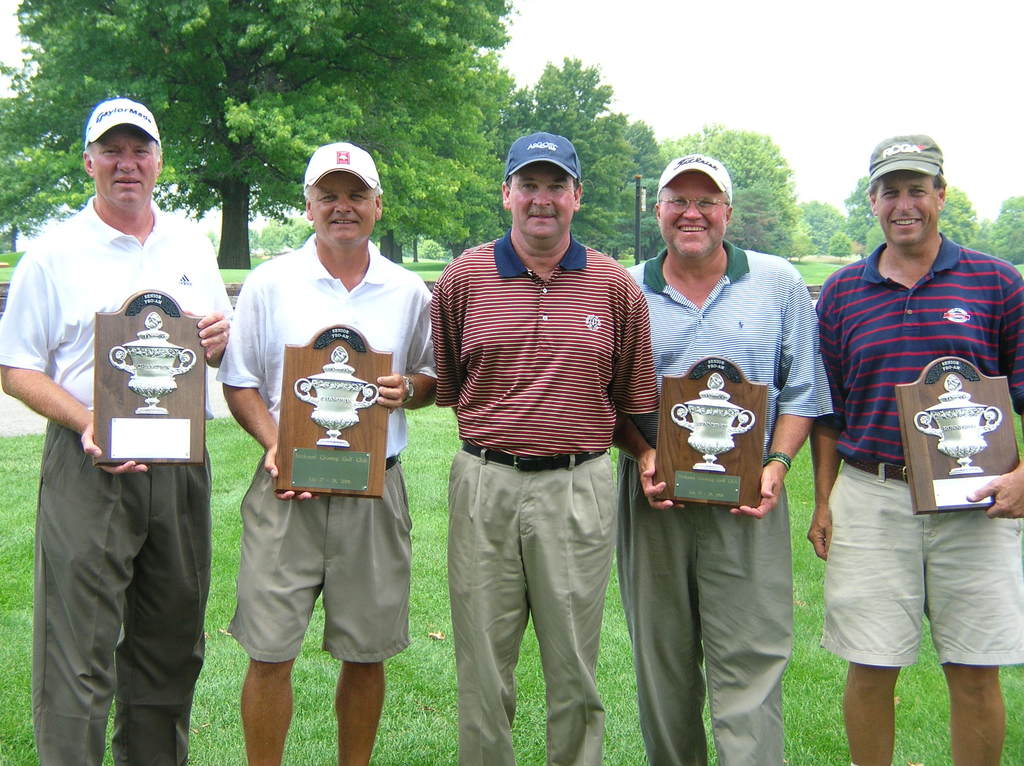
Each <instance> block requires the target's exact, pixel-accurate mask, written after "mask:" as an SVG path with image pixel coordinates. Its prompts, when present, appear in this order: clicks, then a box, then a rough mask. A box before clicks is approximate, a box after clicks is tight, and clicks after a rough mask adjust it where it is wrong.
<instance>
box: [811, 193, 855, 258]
mask: <svg viewBox="0 0 1024 766" xmlns="http://www.w3.org/2000/svg"><path fill="white" fill-rule="evenodd" d="M800 215H801V216H802V217H803V220H804V223H805V224H807V234H808V236H810V238H811V242H812V243H813V244H814V247H815V248H816V250H817V252H818V253H827V252H828V251H829V243H830V242H831V241H832V237H833V236H835V234H836V232H839V231H842V230H843V228H844V227H845V226H846V216H844V215H843V214H842V213H841V212H840V211H839V209H838V208H837V207H836V206H835V205H829V204H828V203H827V202H816V201H812V202H803V203H801V204H800ZM846 255H849V253H846Z"/></svg>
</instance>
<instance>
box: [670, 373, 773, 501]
mask: <svg viewBox="0 0 1024 766" xmlns="http://www.w3.org/2000/svg"><path fill="white" fill-rule="evenodd" d="M767 408H768V386H766V385H765V384H763V383H751V382H749V381H748V380H747V378H746V376H744V374H743V372H742V371H741V370H740V369H739V368H738V367H737V366H736V365H735V364H733V363H732V362H730V361H729V360H727V359H723V358H720V357H708V358H706V359H702V360H700V361H699V362H697V363H696V364H695V365H694V366H693V367H691V368H690V371H689V372H688V373H686V375H666V376H665V377H664V378H662V385H661V405H660V410H659V416H658V449H657V453H656V467H655V477H654V480H655V483H657V482H659V481H664V482H665V483H666V484H667V488H666V491H665V496H664V497H665V499H672V500H675V501H679V502H694V503H710V504H715V505H725V506H728V507H737V506H740V505H746V506H757V505H759V504H760V503H761V468H762V459H763V455H764V421H765V417H766V414H765V413H766V412H767ZM744 412H746V413H747V414H743V413H744ZM673 413H675V415H676V418H678V419H679V420H677V419H676V418H673ZM750 415H752V416H753V418H752V420H751V419H750V417H749V416H750ZM679 421H683V422H686V423H688V424H689V425H687V426H683V425H681V424H680V422H679ZM748 422H749V427H747V430H742V429H743V427H744V426H745V425H746V424H747V423H748ZM694 444H698V445H701V444H703V446H704V447H705V448H706V451H705V450H704V449H701V450H698V449H697V448H696V447H695V446H694ZM715 450H718V451H717V452H714V451H715Z"/></svg>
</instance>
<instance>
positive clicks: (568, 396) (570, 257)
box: [431, 235, 658, 455]
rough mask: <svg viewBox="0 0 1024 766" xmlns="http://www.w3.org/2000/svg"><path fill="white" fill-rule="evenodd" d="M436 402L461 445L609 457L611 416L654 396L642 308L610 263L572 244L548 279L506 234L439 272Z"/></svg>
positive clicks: (652, 402) (635, 291) (634, 409)
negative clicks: (454, 424)
mask: <svg viewBox="0 0 1024 766" xmlns="http://www.w3.org/2000/svg"><path fill="white" fill-rule="evenodd" d="M431 320H432V323H433V335H434V356H435V360H436V365H437V403H438V404H439V405H441V406H444V407H455V413H456V418H457V420H458V423H459V436H460V437H461V438H462V439H464V440H466V441H469V442H472V443H473V444H476V445H478V446H481V447H485V448H488V449H498V450H502V451H504V452H510V453H512V454H516V455H551V454H559V453H569V452H589V451H598V450H604V449H607V448H608V447H609V446H610V444H611V438H612V431H613V430H614V427H615V416H616V412H621V413H638V412H651V411H654V410H656V409H657V407H658V392H657V386H656V383H655V376H654V364H653V361H652V357H651V340H650V326H649V323H648V321H649V320H648V313H647V304H646V301H645V300H644V297H643V294H642V293H641V291H640V288H639V287H638V286H637V284H636V282H634V281H633V279H632V278H631V277H630V276H629V274H627V273H626V271H625V270H624V269H623V268H622V267H621V266H619V265H618V264H617V263H616V262H615V261H614V260H612V259H611V258H609V257H608V256H606V255H604V254H602V253H599V252H597V251H596V250H591V249H589V248H585V247H584V246H583V245H581V244H579V243H578V242H576V241H575V240H572V242H571V244H570V246H569V249H568V251H567V252H566V254H565V256H564V257H563V258H562V261H561V262H560V264H559V266H558V268H556V269H555V271H554V272H553V273H552V275H551V277H550V278H549V279H548V280H547V281H544V280H541V279H540V278H539V277H537V276H536V275H535V274H532V273H531V272H529V271H528V270H527V269H526V267H525V266H524V265H523V263H522V261H521V260H520V259H519V256H517V255H516V253H515V250H514V249H513V247H512V243H511V240H510V238H509V236H508V235H506V236H505V237H503V238H502V239H500V240H496V241H495V242H489V243H487V244H484V245H480V246H478V247H475V248H472V249H470V250H467V251H466V252H465V253H463V254H462V255H461V256H460V257H459V258H457V259H455V260H454V261H452V263H451V264H449V265H448V267H447V268H445V270H444V273H443V274H442V275H441V278H440V279H439V280H438V281H437V284H436V285H435V286H434V296H433V302H432V304H431Z"/></svg>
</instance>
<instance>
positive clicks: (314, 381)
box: [275, 325, 391, 497]
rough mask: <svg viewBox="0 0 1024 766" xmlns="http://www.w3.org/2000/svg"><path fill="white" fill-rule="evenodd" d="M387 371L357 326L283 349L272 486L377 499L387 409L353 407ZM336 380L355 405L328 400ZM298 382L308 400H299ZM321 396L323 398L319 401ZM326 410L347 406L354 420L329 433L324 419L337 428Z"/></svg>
mask: <svg viewBox="0 0 1024 766" xmlns="http://www.w3.org/2000/svg"><path fill="white" fill-rule="evenodd" d="M390 374H391V354H390V353H382V352H378V351H374V350H373V349H372V348H371V347H370V345H369V344H368V343H367V342H366V339H365V338H364V337H363V336H362V335H361V334H360V333H359V332H358V331H357V330H355V329H353V328H351V327H346V326H344V325H337V326H334V327H328V328H325V329H323V330H321V331H320V332H318V333H317V334H316V335H315V336H314V337H313V339H312V340H311V341H310V343H309V344H308V345H305V346H292V345H289V346H285V350H284V374H283V377H282V380H281V417H280V422H279V425H278V440H277V470H278V477H277V484H276V486H275V488H276V489H278V490H295V491H296V492H302V491H308V492H313V493H316V494H321V495H357V496H364V497H381V496H382V495H383V494H384V470H385V463H386V462H387V440H388V414H389V410H388V409H387V408H386V407H382V406H380V405H379V404H370V405H369V406H365V407H360V406H358V405H359V403H363V402H365V401H366V400H367V397H366V396H365V394H366V392H367V391H368V390H369V389H367V388H366V387H367V385H369V386H370V387H372V388H374V389H375V388H376V383H377V378H379V377H381V376H383V375H390ZM353 381H358V382H353ZM340 383H345V384H346V386H348V388H349V389H351V390H349V394H351V398H352V400H353V402H354V403H356V404H355V406H353V407H341V408H338V407H337V406H336V405H332V404H331V403H330V402H329V401H328V399H329V398H330V393H329V392H328V388H329V387H330V386H331V385H334V384H340ZM359 383H361V384H362V385H360V384H359ZM318 386H319V388H318ZM297 387H298V388H299V389H300V390H301V391H302V392H304V394H305V395H306V396H307V397H310V399H311V400H312V401H308V400H303V399H302V398H300V395H299V393H297V390H296V389H297ZM323 393H328V398H327V399H321V394H323ZM374 398H375V397H374ZM317 401H320V402H321V404H317V403H316V402H317ZM329 407H335V408H336V409H343V410H346V411H348V416H347V417H348V419H349V420H352V419H356V422H354V423H353V424H352V425H342V426H341V427H340V428H335V429H334V432H333V435H332V434H329V431H330V429H331V428H332V426H331V425H330V422H333V423H334V425H335V426H337V425H339V423H340V420H341V419H340V418H339V416H338V415H337V414H336V413H329V412H328V411H327V410H328V408H329ZM314 413H316V417H317V418H318V419H319V420H320V423H317V422H315V421H314V419H313V417H314ZM325 423H327V425H325Z"/></svg>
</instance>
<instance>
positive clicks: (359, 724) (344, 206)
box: [219, 143, 434, 766]
mask: <svg viewBox="0 0 1024 766" xmlns="http://www.w3.org/2000/svg"><path fill="white" fill-rule="evenodd" d="M304 188H305V197H306V217H307V218H309V220H310V221H312V222H313V227H314V234H313V236H311V237H310V238H309V240H308V241H307V242H306V244H305V245H303V247H301V248H300V249H298V250H295V251H294V252H291V253H288V254H286V255H283V256H281V257H280V258H276V259H274V260H273V261H271V262H269V263H267V264H264V265H263V266H260V267H259V268H258V269H256V270H255V271H254V272H253V273H252V274H251V275H250V277H249V278H248V280H246V283H245V287H244V288H243V289H242V293H241V295H240V296H239V298H238V306H237V309H236V312H235V325H234V333H235V335H234V338H235V340H234V341H233V342H232V345H231V347H230V348H229V350H228V354H227V356H226V357H225V360H224V366H223V367H222V368H221V371H220V375H219V379H220V381H221V382H222V383H223V384H224V395H225V398H226V399H227V402H228V405H229V406H230V407H231V412H232V414H233V415H234V416H235V418H236V419H237V420H238V422H239V423H240V424H241V425H242V427H243V428H244V429H245V430H246V431H248V432H249V433H250V434H251V435H252V436H253V438H255V439H256V440H257V441H258V442H259V443H260V445H261V446H262V447H263V448H264V450H265V451H266V452H265V454H264V456H263V458H262V459H261V460H260V464H259V466H258V467H257V469H256V475H255V476H254V478H253V480H252V485H251V486H250V488H249V491H248V492H247V493H246V496H245V499H244V500H243V501H242V520H243V533H242V560H241V567H240V570H239V573H238V606H237V609H236V611H235V617H234V619H233V620H232V622H231V634H232V635H233V636H234V637H235V638H236V639H238V641H239V643H241V645H242V646H243V648H244V649H245V650H246V652H247V653H248V654H249V657H250V661H249V669H248V672H247V673H246V678H245V684H244V685H243V687H242V723H243V726H244V729H245V745H246V752H247V754H248V758H249V763H250V764H279V763H281V761H282V757H283V754H284V745H285V737H286V735H287V733H288V727H289V725H290V723H291V715H292V684H291V671H292V665H293V663H294V661H295V657H296V656H297V655H298V652H299V649H300V648H301V645H302V639H303V636H304V634H305V632H306V628H307V627H308V625H309V619H310V615H311V614H312V611H313V606H314V603H315V602H316V599H317V596H318V595H320V594H322V595H323V605H324V615H325V625H324V640H323V646H324V649H326V650H327V651H329V652H330V653H331V654H332V655H333V656H334V657H336V658H337V659H339V660H341V661H342V668H341V673H340V675H339V678H338V686H337V691H336V696H335V703H334V704H335V711H336V714H337V717H338V763H339V764H340V765H341V766H355V765H356V764H360V765H365V764H368V763H369V762H370V755H371V753H372V751H373V745H374V740H375V739H376V734H377V725H378V722H379V720H380V714H381V709H382V707H383V703H384V664H383V661H384V660H385V659H387V658H388V657H391V656H393V655H395V654H397V653H398V652H400V651H402V649H404V648H405V647H406V646H407V645H408V644H409V567H410V557H411V546H410V540H409V532H410V528H411V526H412V521H411V520H410V517H409V508H408V504H407V501H406V493H405V481H404V478H403V476H402V466H401V462H400V460H399V454H400V453H401V451H402V449H403V448H404V447H405V445H406V442H407V438H406V420H405V413H404V411H403V409H411V408H415V407H422V406H424V405H428V404H430V403H431V402H433V400H434V367H433V347H432V345H431V342H430V293H429V292H428V291H427V288H426V286H425V285H424V284H423V280H421V279H420V278H419V277H418V276H416V275H415V274H413V273H412V272H410V271H407V270H405V269H403V268H401V267H400V266H397V265H395V264H394V263H392V262H391V261H389V260H387V259H386V258H384V257H383V256H382V255H381V254H380V252H379V251H378V250H377V248H376V247H375V246H374V244H373V243H372V242H371V241H370V235H371V234H372V233H373V228H374V225H375V224H376V222H377V221H378V220H379V219H380V217H381V212H382V207H381V194H382V190H381V185H380V178H379V176H378V174H377V168H376V165H375V164H374V161H373V159H372V158H371V157H370V155H369V154H368V153H367V152H365V151H364V150H363V149H360V148H359V147H358V146H354V145H352V144H348V143H337V144H329V145H327V146H321V147H320V148H319V149H317V150H316V152H315V153H314V154H313V156H312V158H310V160H309V165H308V167H307V168H306V176H305V186H304ZM337 324H344V325H348V326H350V327H353V328H355V329H356V330H358V331H359V332H360V333H361V334H362V335H363V336H364V337H365V338H366V340H367V342H368V343H369V344H370V345H371V346H372V347H373V348H374V349H376V350H377V351H389V352H391V355H392V363H393V370H394V372H393V373H392V374H391V375H386V376H383V377H380V378H378V379H377V380H376V383H377V384H378V385H379V386H380V398H379V399H378V400H377V403H378V404H380V405H382V406H384V407H387V408H388V409H390V410H392V412H391V413H390V416H389V418H388V437H387V471H386V472H385V482H384V496H383V497H382V498H379V499H378V498H368V497H341V496H322V497H313V496H311V495H310V494H309V493H301V494H299V495H296V494H295V493H294V492H291V491H287V492H282V493H279V494H278V493H275V491H274V477H276V476H277V464H276V453H277V423H278V418H279V414H280V405H281V402H280V396H281V378H282V373H283V369H282V367H283V361H284V347H285V345H286V344H296V345H306V344H308V343H309V342H310V340H311V339H312V338H313V337H314V336H315V335H316V333H317V332H318V331H319V330H321V329H323V328H325V327H329V326H331V325H337Z"/></svg>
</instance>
